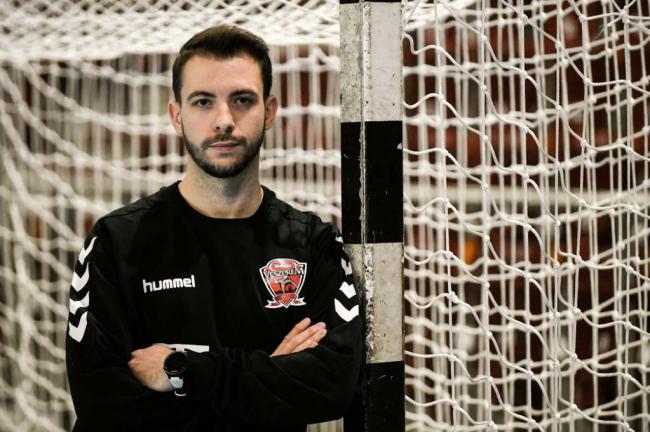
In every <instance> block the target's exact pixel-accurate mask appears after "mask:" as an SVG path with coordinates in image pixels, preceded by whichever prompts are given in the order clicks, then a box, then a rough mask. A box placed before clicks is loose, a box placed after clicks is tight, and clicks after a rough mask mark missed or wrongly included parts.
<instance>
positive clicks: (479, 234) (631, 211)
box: [0, 0, 650, 432]
mask: <svg viewBox="0 0 650 432" xmlns="http://www.w3.org/2000/svg"><path fill="white" fill-rule="evenodd" d="M649 15H650V10H649V5H648V1H647V0H641V1H634V0H633V1H628V2H627V3H625V2H622V1H616V2H615V1H606V0H599V1H586V0H573V1H533V2H529V1H525V0H518V1H495V0H491V1H487V0H486V1H476V0H453V1H452V0H447V1H425V0H421V1H413V2H409V3H408V4H406V5H405V6H404V17H405V29H406V36H405V43H404V47H405V48H404V60H405V67H404V73H405V81H404V88H405V98H406V100H405V103H406V116H405V139H406V141H405V149H406V153H407V154H406V156H405V180H406V183H405V190H406V202H405V246H406V248H405V277H406V279H405V280H406V285H405V288H406V294H405V297H406V309H407V316H406V330H407V334H406V342H407V346H406V363H407V376H406V380H407V401H406V403H407V427H408V429H409V430H417V431H427V430H457V431H470V430H476V431H483V430H487V429H489V427H490V426H493V427H494V428H495V429H498V430H549V431H561V430H567V431H581V430H591V431H596V430H599V431H600V430H603V431H606V430H621V431H622V430H625V429H626V427H628V428H629V429H633V430H635V431H644V432H648V431H649V430H650V427H649V426H648V425H650V408H649V405H650V395H649V392H650V388H649V385H650V384H649V382H650V376H649V375H648V368H649V367H650V343H649V342H650V338H649V336H650V335H649V333H648V332H649V331H650V327H649V325H650V324H649V320H650V312H649V311H650V280H649V279H648V277H649V276H650V274H649V270H650V268H649V266H650V260H649V259H648V241H649V238H648V237H649V235H648V234H649V232H650V228H649V224H648V219H649V216H650V212H649V209H648V205H649V203H650V191H649V189H650V180H649V179H650V176H649V175H648V174H649V171H650V166H649V158H648V157H649V155H650V152H649V146H650V143H649V138H648V136H649V135H650V122H649V121H648V119H649V118H650V105H649V104H650V102H649V100H650V78H648V72H650V70H649V68H650V58H649V56H650V46H649V44H650V42H649V38H650V30H649V29H648V28H649V27H650V21H649V20H648V18H647V16H649ZM0 22H2V23H3V24H4V25H3V32H2V34H1V35H0V95H1V97H0V152H1V153H0V160H1V162H0V244H1V246H0V430H18V431H28V430H39V431H40V430H51V431H60V430H68V429H69V428H70V425H71V422H72V419H73V414H72V406H71V403H70V399H69V397H68V395H67V390H66V388H67V385H66V383H65V370H64V369H65V368H64V352H63V341H64V336H65V329H66V323H67V317H68V310H67V309H68V308H67V292H68V285H69V281H70V279H71V276H72V273H71V270H70V269H71V265H72V262H73V260H74V259H75V255H76V254H77V252H78V249H79V246H80V244H81V239H82V238H83V236H84V234H85V233H86V232H87V230H88V229H89V227H90V226H91V224H92V223H93V221H94V220H95V219H96V218H97V217H98V216H100V215H102V214H104V213H106V212H107V211H109V210H111V209H113V208H115V207H118V206H120V205H122V204H123V203H126V202H130V201H133V200H134V199H136V198H138V197H139V196H142V195H143V194H146V193H150V192H153V191H155V190H157V189H158V188H159V187H160V186H162V185H165V184H168V183H170V182H172V181H174V180H176V179H178V178H179V177H180V175H181V172H182V163H183V161H182V154H183V148H182V144H181V143H180V142H179V141H178V139H177V138H176V136H175V135H174V133H173V131H172V129H171V128H170V126H169V125H168V121H167V118H166V115H165V110H166V108H165V106H166V103H167V100H168V98H169V96H170V93H169V90H168V85H169V81H170V72H169V67H170V64H171V60H172V58H173V53H174V52H176V51H177V50H178V48H179V46H180V44H181V43H182V42H183V41H185V40H186V39H187V38H189V37H190V36H191V35H192V34H193V33H195V32H196V31H198V30H199V29H202V28H204V27H206V26H208V25H211V24H217V23H222V22H228V23H233V24H239V25H242V26H244V27H246V28H249V29H251V30H253V31H255V32H257V33H259V34H260V35H261V36H263V37H265V38H266V39H267V40H268V41H269V43H270V44H271V48H272V57H273V60H274V63H275V77H274V80H275V89H274V93H275V94H277V95H278V96H279V97H280V99H281V106H282V109H281V111H280V115H279V118H278V122H277V125H276V127H275V128H274V129H273V130H272V131H271V132H270V133H269V135H268V136H267V143H266V149H265V150H264V152H263V155H262V156H263V161H262V169H263V178H264V182H265V183H266V184H268V185H269V186H270V187H271V188H273V189H275V190H276V191H277V192H278V193H279V195H280V196H281V197H283V198H284V199H287V200H289V201H290V202H292V203H294V204H295V205H297V206H299V207H301V208H306V209H310V210H314V211H316V212H318V213H319V214H321V215H322V216H323V217H324V218H325V219H329V220H333V221H335V222H339V221H340V218H339V213H340V210H339V209H340V198H339V154H338V148H339V141H340V137H339V126H338V122H339V87H338V86H339V84H338V82H339V81H338V70H339V61H338V57H337V56H338V2H337V1H316V0H314V1H300V2H297V1H289V0H286V1H283V0H274V1H257V2H251V1H247V2H245V1H214V0H212V1H208V0H203V1H199V0H195V1H185V2H177V1H172V0H167V1H165V0H159V1H155V2H145V1H136V0H133V1H125V0H123V1H101V2H98V1H89V0H87V1H83V0H67V1H66V0H59V1H57V2H51V1H46V0H40V1H39V0H31V1H30V0H27V1H5V2H4V3H3V5H2V7H0ZM483 36H485V37H483ZM329 428H331V430H334V428H335V426H332V425H330V426H329Z"/></svg>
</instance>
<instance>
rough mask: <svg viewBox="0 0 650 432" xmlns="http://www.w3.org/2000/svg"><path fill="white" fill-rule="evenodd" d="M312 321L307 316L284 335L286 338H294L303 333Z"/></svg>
mask: <svg viewBox="0 0 650 432" xmlns="http://www.w3.org/2000/svg"><path fill="white" fill-rule="evenodd" d="M310 322H311V320H310V319H309V318H305V319H303V320H302V321H300V322H299V323H298V324H296V325H295V326H293V328H292V329H291V331H290V332H289V333H288V334H287V335H286V336H285V337H284V340H290V339H292V338H294V337H295V336H296V335H298V334H300V333H302V332H303V331H305V329H306V328H307V327H309V323H310Z"/></svg>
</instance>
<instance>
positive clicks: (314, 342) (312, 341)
mask: <svg viewBox="0 0 650 432" xmlns="http://www.w3.org/2000/svg"><path fill="white" fill-rule="evenodd" d="M326 334H327V330H325V329H321V330H320V331H318V332H317V333H316V334H315V335H313V336H312V337H310V338H309V339H307V340H306V341H305V342H303V343H302V344H300V345H299V346H297V347H296V348H295V349H294V350H293V351H292V352H300V351H303V350H306V349H307V348H315V347H316V346H318V343H319V342H320V341H321V340H322V339H323V338H324V337H325V335H326Z"/></svg>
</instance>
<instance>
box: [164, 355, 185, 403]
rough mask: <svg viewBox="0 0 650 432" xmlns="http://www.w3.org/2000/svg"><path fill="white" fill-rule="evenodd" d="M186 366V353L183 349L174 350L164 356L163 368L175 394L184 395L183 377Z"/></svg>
mask: <svg viewBox="0 0 650 432" xmlns="http://www.w3.org/2000/svg"><path fill="white" fill-rule="evenodd" d="M186 367H187V354H185V352H184V351H174V352H172V353H171V354H169V355H168V356H167V357H166V358H165V363H164V364H163V370H164V371H165V373H166V374H167V377H168V378H169V382H170V383H171V385H172V387H174V393H175V394H176V396H185V395H186V394H187V393H185V388H184V378H185V368H186Z"/></svg>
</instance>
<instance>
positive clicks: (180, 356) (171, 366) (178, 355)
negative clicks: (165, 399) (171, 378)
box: [165, 351, 186, 374]
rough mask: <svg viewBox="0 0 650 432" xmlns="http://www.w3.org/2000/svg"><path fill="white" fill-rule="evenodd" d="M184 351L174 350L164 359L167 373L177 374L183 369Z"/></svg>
mask: <svg viewBox="0 0 650 432" xmlns="http://www.w3.org/2000/svg"><path fill="white" fill-rule="evenodd" d="M185 361H186V357H185V353H183V352H180V351H175V352H173V353H171V354H169V355H168V356H167V358H166V359H165V372H167V373H168V374H179V373H182V372H183V371H184V370H185Z"/></svg>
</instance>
